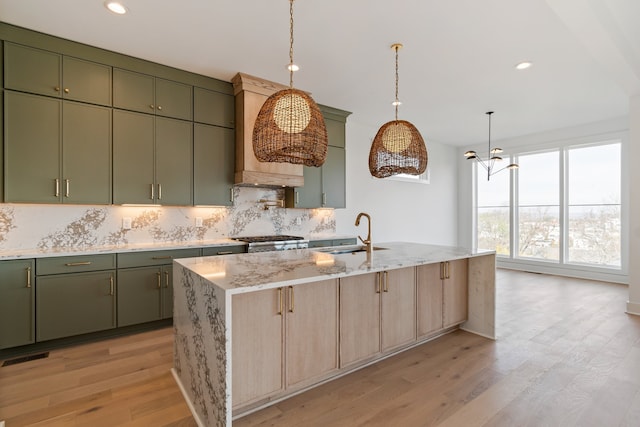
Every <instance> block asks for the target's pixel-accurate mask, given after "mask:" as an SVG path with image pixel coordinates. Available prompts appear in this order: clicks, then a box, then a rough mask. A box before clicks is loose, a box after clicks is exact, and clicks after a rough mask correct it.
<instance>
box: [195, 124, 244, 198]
mask: <svg viewBox="0 0 640 427" xmlns="http://www.w3.org/2000/svg"><path fill="white" fill-rule="evenodd" d="M234 137H235V134H234V132H233V129H225V128H222V127H218V126H208V125H203V124H200V123H194V124H193V176H194V181H193V203H194V204H195V205H216V206H230V205H231V204H232V200H231V199H232V198H231V191H232V189H233V183H234V165H235V161H234V159H235V143H234Z"/></svg>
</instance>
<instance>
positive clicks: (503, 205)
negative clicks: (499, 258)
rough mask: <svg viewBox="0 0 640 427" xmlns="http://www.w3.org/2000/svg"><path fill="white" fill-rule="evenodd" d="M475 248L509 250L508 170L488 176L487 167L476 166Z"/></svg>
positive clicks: (503, 253)
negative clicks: (489, 177) (476, 216)
mask: <svg viewBox="0 0 640 427" xmlns="http://www.w3.org/2000/svg"><path fill="white" fill-rule="evenodd" d="M476 170H477V178H478V179H477V182H478V187H477V188H478V220H477V227H478V233H477V236H478V248H480V249H491V250H495V251H496V253H497V254H498V255H506V256H509V255H510V254H511V245H510V244H509V242H510V234H511V233H510V221H509V211H510V208H509V206H510V196H509V194H510V191H509V188H510V186H509V179H510V174H509V173H508V171H503V172H501V173H498V174H496V175H494V176H493V177H491V180H490V181H489V180H487V171H486V170H485V169H484V168H481V167H478V168H476Z"/></svg>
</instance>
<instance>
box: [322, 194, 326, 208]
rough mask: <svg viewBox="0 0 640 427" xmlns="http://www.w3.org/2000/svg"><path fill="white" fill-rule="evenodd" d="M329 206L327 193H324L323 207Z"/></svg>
mask: <svg viewBox="0 0 640 427" xmlns="http://www.w3.org/2000/svg"><path fill="white" fill-rule="evenodd" d="M326 204H327V193H322V206H324V205H326Z"/></svg>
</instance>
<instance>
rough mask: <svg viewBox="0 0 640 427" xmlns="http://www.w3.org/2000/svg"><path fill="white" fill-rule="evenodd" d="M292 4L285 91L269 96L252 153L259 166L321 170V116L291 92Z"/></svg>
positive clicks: (323, 141) (324, 132)
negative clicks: (305, 167) (288, 166)
mask: <svg viewBox="0 0 640 427" xmlns="http://www.w3.org/2000/svg"><path fill="white" fill-rule="evenodd" d="M293 1H294V0H289V16H290V19H289V65H288V69H289V88H288V89H283V90H281V91H278V92H276V93H274V94H273V95H271V96H270V97H269V98H267V100H266V101H265V103H264V104H263V105H262V108H261V109H260V112H259V113H258V117H257V118H256V122H255V125H254V127H253V138H252V139H253V151H254V153H255V156H256V158H257V159H258V160H259V161H261V162H277V163H294V164H302V165H305V166H314V167H318V166H322V164H323V163H324V161H325V159H326V158H327V145H328V138H327V128H326V126H325V123H324V118H323V117H322V113H321V112H320V109H319V108H318V105H317V104H316V103H315V101H314V100H313V98H311V97H310V96H309V95H308V94H306V93H305V92H303V91H301V90H298V89H294V87H293V72H294V70H297V69H298V66H297V65H295V64H294V63H293Z"/></svg>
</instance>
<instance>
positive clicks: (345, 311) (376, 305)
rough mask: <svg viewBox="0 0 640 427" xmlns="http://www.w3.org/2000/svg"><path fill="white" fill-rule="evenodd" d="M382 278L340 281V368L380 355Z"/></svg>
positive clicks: (365, 276) (377, 275) (376, 275)
mask: <svg viewBox="0 0 640 427" xmlns="http://www.w3.org/2000/svg"><path fill="white" fill-rule="evenodd" d="M380 274H382V273H368V274H361V275H358V276H350V277H344V278H342V279H340V367H345V366H348V365H350V364H353V363H356V362H359V361H361V360H365V359H368V358H371V357H372V356H374V355H375V354H376V353H379V352H380V281H379V278H380Z"/></svg>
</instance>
